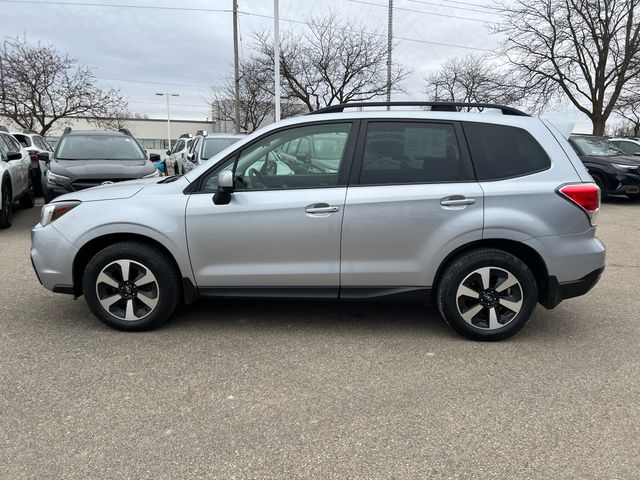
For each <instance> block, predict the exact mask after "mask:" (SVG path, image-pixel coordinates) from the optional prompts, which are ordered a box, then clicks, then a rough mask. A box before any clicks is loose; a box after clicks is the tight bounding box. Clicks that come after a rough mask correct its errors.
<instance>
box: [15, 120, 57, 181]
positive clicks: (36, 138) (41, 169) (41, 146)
mask: <svg viewBox="0 0 640 480" xmlns="http://www.w3.org/2000/svg"><path fill="white" fill-rule="evenodd" d="M11 134H12V135H13V136H14V137H15V138H16V140H18V142H20V145H22V147H23V148H24V149H25V150H26V151H27V153H28V154H29V158H30V159H31V166H30V168H29V174H30V175H31V184H32V185H33V188H34V189H35V191H36V193H38V194H42V192H43V191H44V188H43V184H42V181H43V180H44V178H43V175H44V173H45V172H46V169H47V165H46V162H44V161H42V160H38V153H41V152H47V153H49V154H52V153H53V147H52V146H51V145H49V142H47V140H46V138H44V137H43V136H42V135H40V134H38V133H37V132H35V131H33V130H28V129H25V130H23V131H22V132H11Z"/></svg>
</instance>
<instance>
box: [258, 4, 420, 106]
mask: <svg viewBox="0 0 640 480" xmlns="http://www.w3.org/2000/svg"><path fill="white" fill-rule="evenodd" d="M256 42H257V50H258V52H259V57H258V58H259V60H260V61H261V62H262V66H263V68H264V70H265V71H268V72H269V75H273V65H274V58H273V55H274V53H273V41H272V40H271V35H270V34H267V33H259V34H256ZM386 60H387V42H386V37H383V36H378V35H372V34H371V33H368V32H366V31H365V29H364V27H363V26H362V25H359V24H356V23H353V22H344V21H339V20H338V18H337V17H336V16H334V15H328V16H325V17H321V18H315V19H312V20H310V21H309V24H308V28H307V29H306V30H305V31H304V32H302V33H300V32H294V31H289V32H285V33H284V34H283V35H282V37H281V45H280V68H281V77H282V82H283V85H282V87H283V97H284V98H286V99H288V100H295V101H299V102H302V103H303V104H304V105H305V106H306V108H307V110H309V111H313V110H317V109H319V108H321V107H324V106H327V105H332V104H335V103H344V102H348V101H353V100H370V99H372V98H375V97H378V96H383V95H385V94H386V92H387V77H386ZM407 74H408V72H407V71H406V70H405V69H404V68H403V67H400V66H398V65H396V66H395V67H394V69H393V72H392V79H391V85H392V90H393V91H396V92H397V91H401V87H400V83H401V82H402V80H404V79H405V78H406V76H407Z"/></svg>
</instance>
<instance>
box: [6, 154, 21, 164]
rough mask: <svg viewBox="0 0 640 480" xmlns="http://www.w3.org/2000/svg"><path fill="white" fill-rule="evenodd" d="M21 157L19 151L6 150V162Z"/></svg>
mask: <svg viewBox="0 0 640 480" xmlns="http://www.w3.org/2000/svg"><path fill="white" fill-rule="evenodd" d="M21 158H22V154H21V153H20V152H7V162H10V161H11V160H20V159H21Z"/></svg>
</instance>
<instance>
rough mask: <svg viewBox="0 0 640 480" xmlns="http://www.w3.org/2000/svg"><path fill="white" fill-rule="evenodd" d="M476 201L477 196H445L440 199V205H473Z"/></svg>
mask: <svg viewBox="0 0 640 480" xmlns="http://www.w3.org/2000/svg"><path fill="white" fill-rule="evenodd" d="M474 203H476V199H475V198H444V199H442V200H440V205H444V206H445V207H456V206H463V205H473V204H474Z"/></svg>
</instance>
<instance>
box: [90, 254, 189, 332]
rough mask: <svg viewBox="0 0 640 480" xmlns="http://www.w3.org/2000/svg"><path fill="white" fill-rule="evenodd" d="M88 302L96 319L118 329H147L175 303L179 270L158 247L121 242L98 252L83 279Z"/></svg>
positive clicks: (155, 323) (169, 312)
mask: <svg viewBox="0 0 640 480" xmlns="http://www.w3.org/2000/svg"><path fill="white" fill-rule="evenodd" d="M82 289H83V293H84V296H85V298H86V301H87V304H88V305H89V308H90V309H91V311H92V312H93V313H94V315H96V317H98V319H99V320H100V321H101V322H103V323H105V324H107V325H109V326H110V327H113V328H117V329H119V330H127V331H142V330H150V329H153V328H156V327H158V326H159V325H161V324H162V323H164V322H165V321H166V320H167V319H168V318H169V316H170V315H171V314H172V313H173V311H174V310H175V308H176V306H177V305H178V301H179V296H180V286H179V282H178V274H177V272H176V270H175V268H174V266H173V264H172V262H171V261H170V260H169V259H168V258H167V256H166V255H165V254H164V253H163V252H162V251H160V250H159V249H157V248H155V247H153V246H150V245H147V244H144V243H138V242H120V243H116V244H114V245H111V246H109V247H107V248H105V249H104V250H101V251H100V252H98V253H97V254H96V255H95V256H94V257H93V258H92V259H91V260H90V261H89V264H88V265H87V269H86V271H85V274H84V278H83V281H82Z"/></svg>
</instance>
